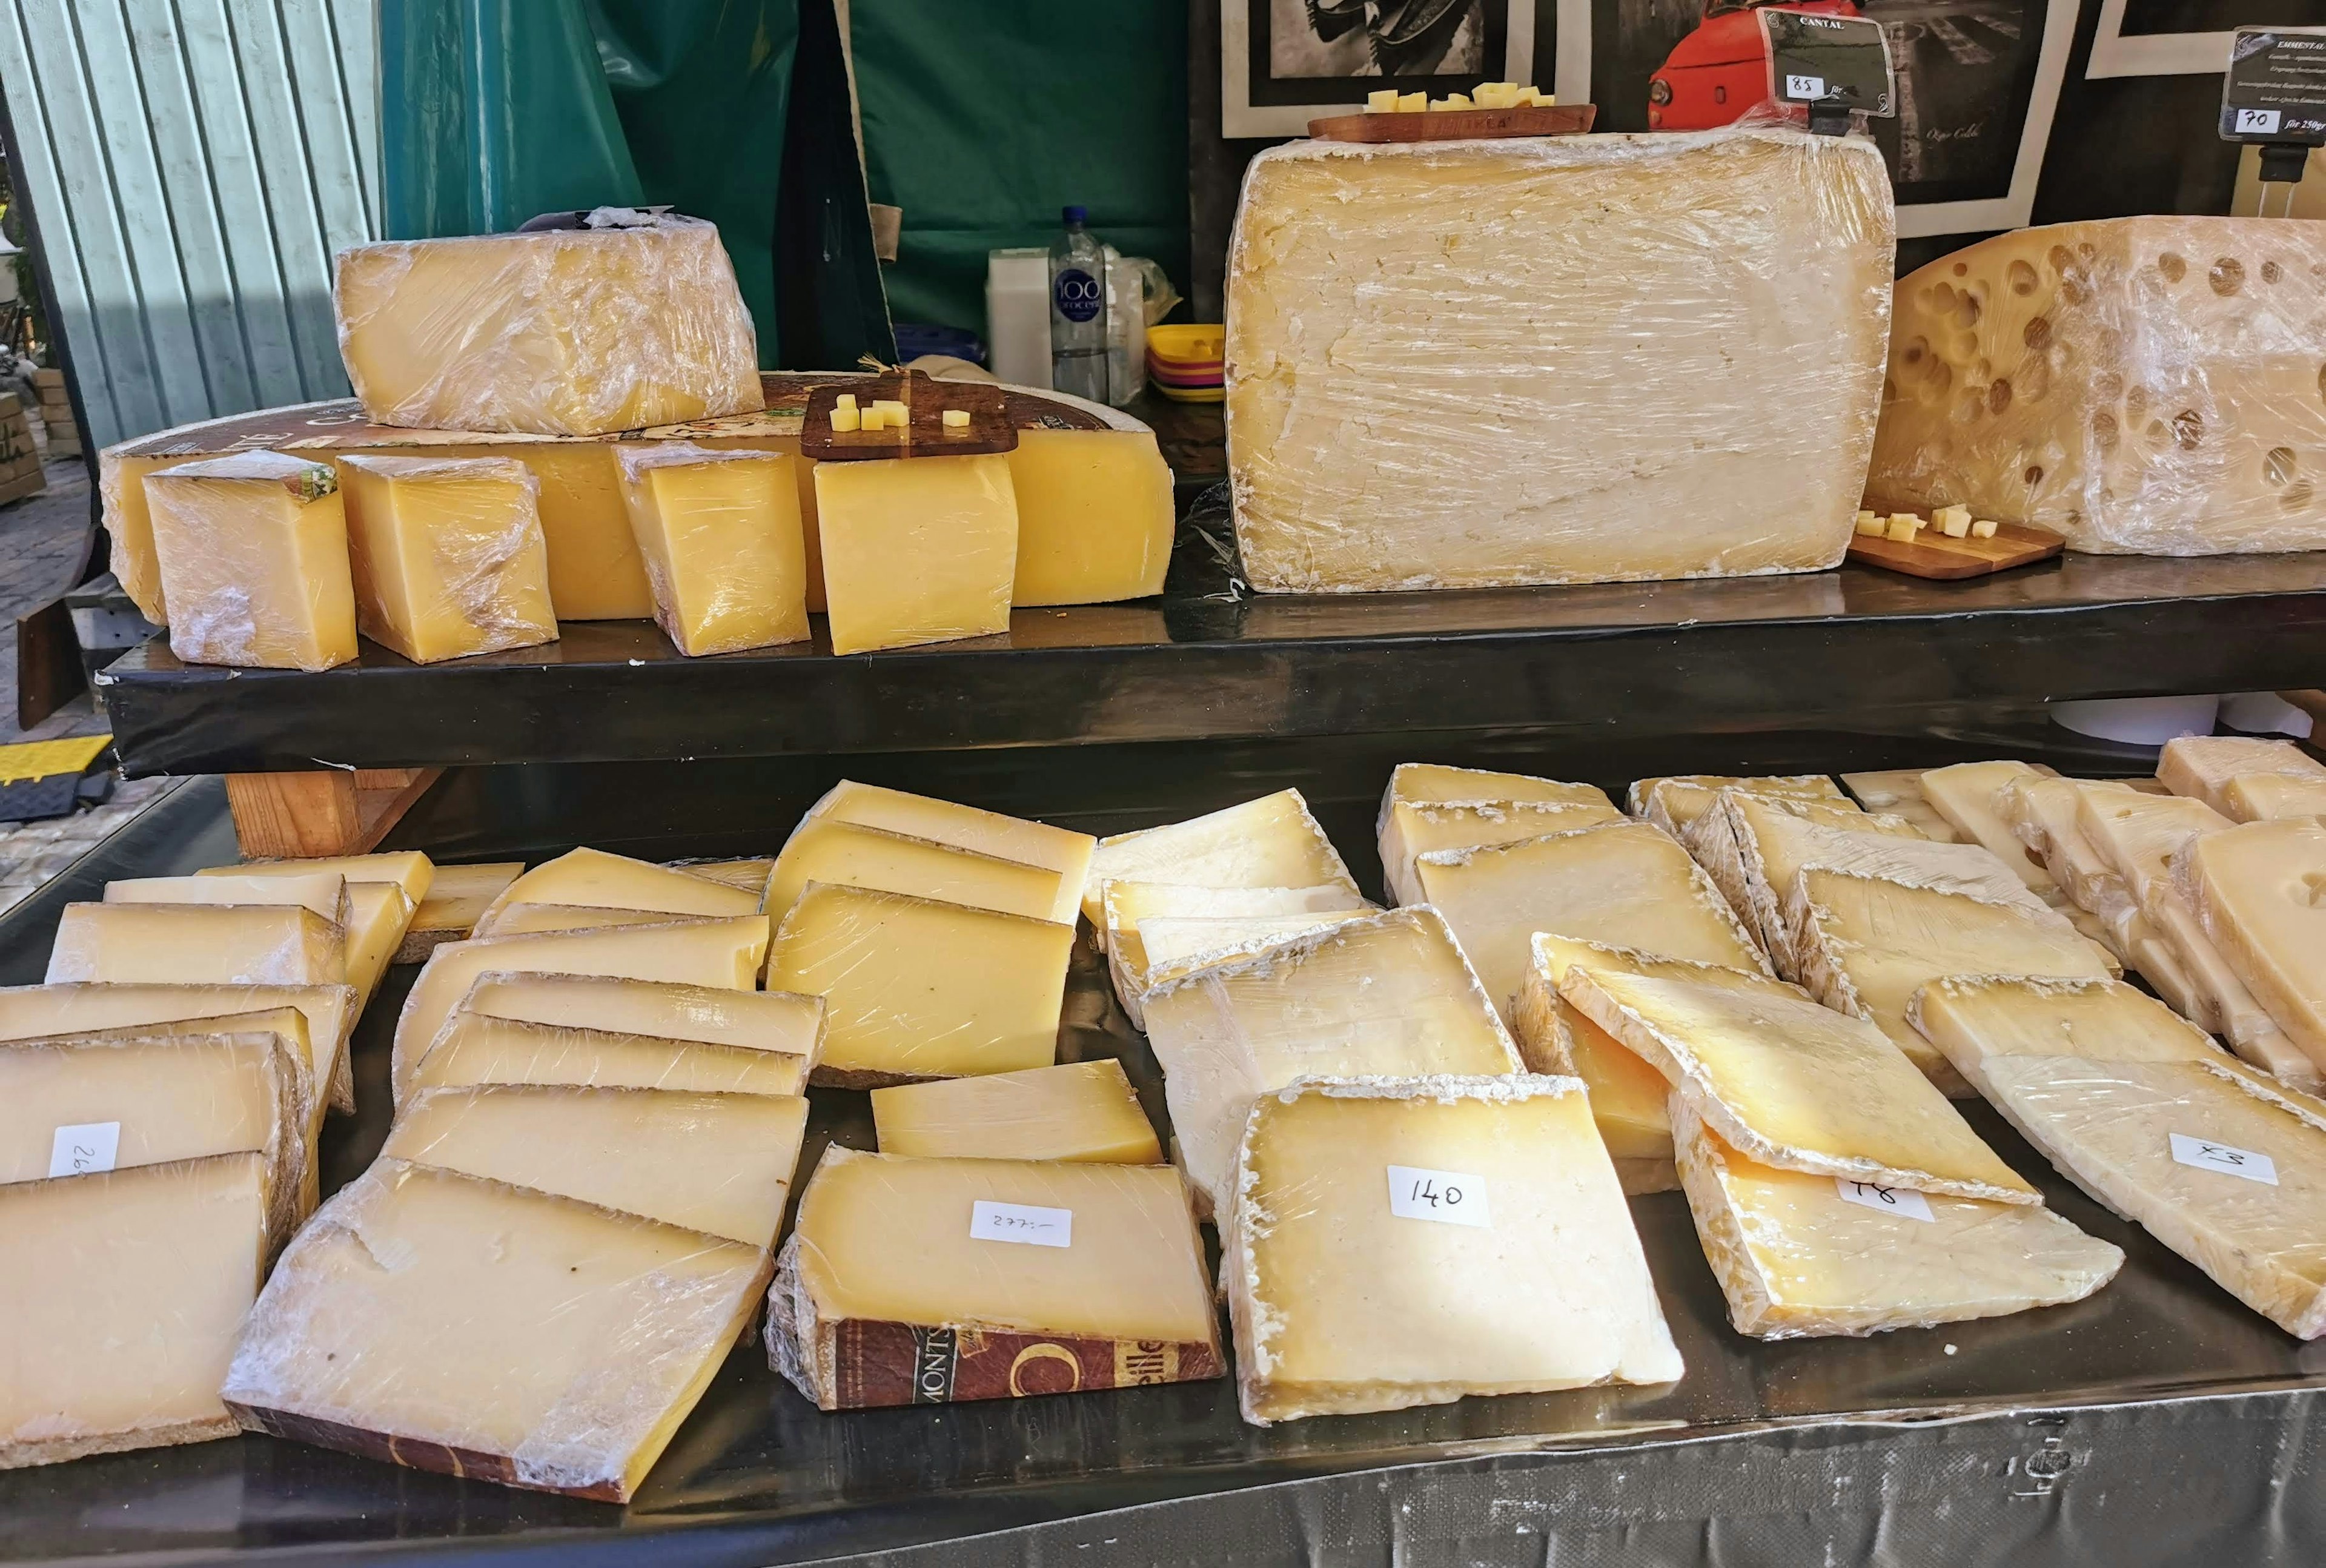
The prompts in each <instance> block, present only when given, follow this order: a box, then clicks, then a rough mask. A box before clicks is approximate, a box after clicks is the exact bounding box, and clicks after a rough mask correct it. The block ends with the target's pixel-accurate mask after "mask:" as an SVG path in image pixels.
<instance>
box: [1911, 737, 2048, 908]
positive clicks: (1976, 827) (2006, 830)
mask: <svg viewBox="0 0 2326 1568" xmlns="http://www.w3.org/2000/svg"><path fill="white" fill-rule="evenodd" d="M2042 776H2043V772H2042V769H2040V768H2037V767H2036V766H2034V765H2033V764H2031V763H2024V762H1959V763H1957V764H1955V765H1953V766H1952V767H1937V768H1932V769H1931V771H1930V772H1928V773H1926V774H1924V775H1922V795H1923V798H1924V799H1925V800H1927V801H1928V802H1929V803H1930V804H1931V809H1932V810H1933V811H1935V812H1938V813H1939V815H1940V816H1941V817H1944V818H1945V819H1946V821H1947V825H1948V826H1949V827H1950V828H1952V829H1953V830H1954V835H1955V837H1956V839H1957V840H1960V841H1962V842H1966V843H1972V844H1977V845H1978V846H1979V847H1980V848H1981V849H1986V850H1988V851H1989V852H1990V853H1992V854H1993V855H1994V856H1995V858H1996V859H1998V860H2001V861H2002V862H2003V863H2004V864H2005V865H2006V866H2008V867H2010V868H2012V870H2014V872H2016V873H2018V876H2019V879H2020V880H2021V881H2022V882H2024V883H2025V884H2027V891H2028V892H2030V893H2033V895H2035V896H2036V897H2038V898H2041V899H2042V900H2043V901H2044V902H2045V903H2047V904H2050V905H2054V906H2057V905H2061V904H2062V903H2064V902H2066V898H2067V895H2065V894H2064V893H2061V891H2060V890H2059V885H2058V884H2057V883H2056V882H2054V881H2053V880H2052V874H2051V873H2050V872H2049V871H2047V870H2045V869H2044V867H2043V861H2042V857H2041V856H2038V855H2036V854H2035V853H2033V851H2032V850H2030V849H2028V848H2027V846H2026V845H2025V844H2024V843H2022V842H2020V840H2019V836H2018V834H2016V833H2014V832H2013V831H2012V830H2011V824H2010V823H2008V822H2006V821H2004V820H2003V814H2002V812H1999V811H1998V810H1996V803H1997V801H1998V800H1999V799H2000V797H2001V795H2002V793H2003V792H2004V791H2005V789H2008V788H2010V787H2011V786H2012V785H2014V784H2021V783H2024V782H2025V781H2026V780H2029V779H2035V778H2042ZM1925 836H1926V837H1927V836H1928V835H1925Z"/></svg>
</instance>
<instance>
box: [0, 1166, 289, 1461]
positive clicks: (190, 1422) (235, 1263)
mask: <svg viewBox="0 0 2326 1568" xmlns="http://www.w3.org/2000/svg"><path fill="white" fill-rule="evenodd" d="M266 1187H267V1175H266V1156H265V1155H261V1154H256V1153H249V1154H235V1155H212V1156H211V1157H209V1158H208V1159H200V1160H187V1161H184V1162H181V1163H178V1164H162V1165H138V1166H135V1167H132V1168H126V1169H122V1170H115V1171H105V1172H99V1173H96V1174H89V1175H82V1176H63V1177H59V1178H57V1179H55V1180H53V1181H37V1182H24V1183H14V1184H11V1185H0V1322H5V1323H6V1324H7V1325H8V1332H7V1335H6V1337H5V1341H0V1373H5V1376H0V1470H14V1469H16V1468H18V1467H20V1466H23V1465H35V1464H55V1463H58V1462H60V1461H64V1460H69V1459H79V1458H80V1457H82V1456H83V1455H85V1454H91V1453H118V1452H122V1451H124V1450H126V1449H133V1448H158V1447H162V1446H163V1445H166V1444H170V1443H206V1442H209V1440H210V1439H212V1438H219V1437H231V1436H233V1435H234V1434H235V1432H236V1430H237V1423H236V1421H235V1418H234V1417H233V1415H230V1414H229V1413H228V1410H227V1408H226V1406H225V1405H224V1404H223V1403H222V1402H221V1401H220V1400H219V1381H220V1380H221V1379H222V1378H224V1377H225V1375H226V1369H227V1363H228V1359H230V1358H231V1357H232V1356H233V1354H234V1347H235V1338H236V1335H237V1333H239V1332H240V1331H241V1328H242V1321H243V1314H244V1313H247V1312H248V1311H249V1310H250V1304H251V1299H252V1298H253V1297H254V1296H256V1294H258V1284H259V1280H260V1278H261V1276H263V1275H264V1273H265V1266H266V1209H267V1195H266Z"/></svg>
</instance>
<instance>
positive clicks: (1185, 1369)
mask: <svg viewBox="0 0 2326 1568" xmlns="http://www.w3.org/2000/svg"><path fill="white" fill-rule="evenodd" d="M767 1336H768V1359H769V1360H770V1361H772V1362H773V1363H774V1365H775V1369H776V1370H777V1372H780V1373H781V1374H782V1375H783V1376H784V1377H785V1378H787V1379H789V1380H790V1382H791V1383H792V1384H793V1385H794V1386H795V1387H797V1388H798V1389H799V1390H800V1392H801V1393H803V1394H805V1395H806V1396H808V1397H809V1398H811V1399H813V1400H814V1401H815V1402H816V1405H817V1406H819V1407H820V1408H822V1409H825V1410H855V1409H861V1408H865V1407H867V1406H884V1405H929V1404H945V1403H950V1402H953V1401H955V1400H963V1399H1015V1398H1022V1397H1025V1396H1029V1395H1037V1394H1070V1393H1075V1392H1077V1391H1079V1390H1082V1389H1085V1388H1121V1387H1131V1386H1135V1385H1140V1384H1149V1383H1178V1382H1188V1381H1193V1380H1196V1379H1200V1378H1217V1377H1220V1376H1222V1375H1223V1373H1224V1372H1225V1371H1226V1366H1225V1364H1224V1362H1223V1359H1222V1358H1221V1354H1220V1344H1219V1329H1218V1320H1217V1319H1216V1318H1215V1317H1214V1315H1213V1308H1212V1286H1211V1280H1210V1278H1209V1277H1208V1275H1207V1271H1206V1270H1205V1266H1204V1248H1203V1245H1202V1242H1201V1241H1200V1240H1199V1239H1198V1238H1197V1236H1196V1221H1195V1216H1194V1215H1193V1214H1192V1213H1190V1212H1189V1211H1188V1208H1187V1191H1186V1185H1185V1184H1184V1183H1182V1182H1181V1181H1180V1179H1179V1174H1178V1173H1177V1171H1175V1170H1172V1169H1171V1168H1170V1167H1169V1166H1168V1165H1122V1164H1090V1163H1076V1162H1072V1161H1064V1160H975V1159H968V1160H956V1159H916V1158H912V1157H910V1156H907V1155H887V1154H880V1155H868V1154H863V1153H860V1152H859V1151H857V1150H855V1149H849V1148H842V1147H841V1146H838V1145H836V1144H835V1145H833V1146H832V1147H830V1148H828V1149H826V1150H825V1151H824V1155H823V1160H822V1161H821V1162H819V1163H818V1164H817V1165H816V1168H815V1174H814V1175H813V1176H812V1177H810V1178H809V1180H808V1183H807V1188H806V1190H805V1192H803V1193H802V1194H801V1195H800V1203H799V1216H798V1219H797V1221H796V1222H795V1225H794V1227H793V1230H792V1234H791V1238H790V1239H788V1240H787V1241H786V1242H785V1243H784V1249H783V1253H782V1255H781V1257H779V1258H778V1260H777V1271H776V1280H775V1284H774V1285H773V1286H772V1287H771V1288H770V1290H769V1291H768V1327H767Z"/></svg>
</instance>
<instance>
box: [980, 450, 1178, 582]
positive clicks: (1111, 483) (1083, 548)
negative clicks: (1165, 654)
mask: <svg viewBox="0 0 2326 1568" xmlns="http://www.w3.org/2000/svg"><path fill="white" fill-rule="evenodd" d="M1009 487H1010V490H1011V492H1012V493H1013V495H1014V496H1016V499H1017V503H1018V570H1017V575H1016V577H1015V579H1014V580H1013V583H1012V586H1011V589H1010V593H1009V598H1010V602H1011V603H1012V604H1023V605H1046V604H1103V603H1105V602H1107V601H1108V600H1112V599H1123V598H1146V597H1147V596H1148V595H1149V594H1157V593H1161V592H1162V591H1163V574H1164V572H1165V571H1167V570H1168V568H1169V567H1170V564H1171V533H1172V524H1173V512H1172V506H1171V467H1170V465H1169V464H1168V463H1166V462H1165V461H1164V460H1163V453H1162V450H1161V449H1160V448H1158V446H1157V445H1156V442H1155V432H1154V431H1148V430H1104V431H1100V430H1021V431H1019V432H1018V444H1017V446H1016V447H1014V448H1012V449H1011V450H1010V451H1009Z"/></svg>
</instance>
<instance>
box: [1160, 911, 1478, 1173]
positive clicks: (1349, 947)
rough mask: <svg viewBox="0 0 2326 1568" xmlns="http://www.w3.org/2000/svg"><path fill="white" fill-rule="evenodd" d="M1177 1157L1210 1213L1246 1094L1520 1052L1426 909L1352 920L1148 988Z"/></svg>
mask: <svg viewBox="0 0 2326 1568" xmlns="http://www.w3.org/2000/svg"><path fill="white" fill-rule="evenodd" d="M1146 1006H1147V1038H1148V1043H1149V1044H1150V1045H1152V1046H1153V1047H1154V1050H1155V1059H1156V1060H1157V1061H1158V1062H1161V1063H1162V1064H1163V1073H1164V1083H1163V1087H1164V1091H1165V1094H1166V1096H1167V1097H1168V1102H1169V1104H1170V1108H1171V1127H1172V1131H1173V1133H1174V1134H1175V1135H1176V1137H1177V1142H1178V1151H1179V1161H1180V1164H1182V1165H1184V1166H1185V1167H1186V1172H1187V1179H1188V1180H1189V1181H1190V1182H1192V1183H1194V1184H1195V1187H1196V1192H1197V1194H1198V1195H1199V1196H1200V1197H1201V1198H1202V1199H1203V1200H1204V1201H1205V1203H1207V1204H1208V1205H1209V1206H1210V1208H1211V1211H1212V1212H1214V1213H1224V1212H1225V1211H1226V1210H1227V1208H1228V1205H1229V1204H1230V1202H1232V1201H1233V1197H1234V1189H1233V1186H1232V1185H1231V1183H1233V1180H1234V1177H1235V1149H1236V1140H1237V1138H1239V1137H1242V1132H1243V1124H1244V1118H1245V1116H1246V1114H1247V1113H1248V1112H1249V1111H1250V1110H1251V1104H1252V1101H1253V1100H1255V1099H1258V1098H1259V1097H1260V1096H1261V1095H1263V1094H1267V1093H1270V1092H1271V1091H1273V1090H1279V1089H1282V1088H1284V1087H1285V1086H1286V1085H1287V1084H1289V1083H1290V1082H1291V1081H1293V1080H1294V1079H1296V1078H1301V1077H1306V1076H1312V1075H1318V1074H1326V1075H1332V1076H1336V1077H1354V1076H1359V1075H1366V1074H1370V1075H1373V1076H1379V1077H1388V1078H1421V1077H1427V1076H1429V1075H1431V1074H1437V1073H1452V1074H1456V1075H1459V1076H1467V1077H1488V1076H1493V1075H1495V1074H1500V1073H1511V1072H1518V1071H1519V1067H1520V1063H1519V1054H1518V1049H1517V1047H1516V1046H1514V1045H1513V1044H1512V1043H1511V1037H1510V1035H1509V1034H1508V1033H1507V1032H1506V1031H1505V1030H1504V1029H1503V1025H1502V1020H1501V1019H1500V1018H1498V1017H1496V1016H1495V1015H1494V1009H1493V1004H1492V1003H1490V1002H1489V1001H1488V1000H1487V998H1486V993H1485V992H1484V990H1483V989H1482V988H1480V986H1479V984H1478V980H1477V977H1476V975H1475V973H1474V972H1473V971H1472V970H1471V968H1470V965H1469V964H1468V963H1467V962H1466V961H1465V960H1464V959H1463V956H1462V950H1461V949H1460V948H1459V947H1457V946H1456V945H1455V942H1454V936H1453V933H1452V932H1449V931H1448V930H1447V926H1446V922H1445V921H1444V920H1443V919H1441V918H1440V917H1439V916H1438V914H1437V912H1436V911H1435V910H1431V909H1397V910H1390V911H1387V912H1385V913H1383V914H1374V915H1367V916H1365V917H1363V918H1362V919H1358V920H1352V921H1348V922H1345V923H1342V924H1339V925H1335V926H1332V927H1329V928H1327V929H1326V930H1324V931H1320V932H1312V933H1311V934H1309V935H1307V936H1301V937H1295V938H1293V939H1292V940H1290V941H1289V942H1280V943H1279V944H1277V945H1276V946H1274V947H1270V948H1262V949H1261V951H1259V952H1257V953H1255V954H1252V955H1251V956H1250V957H1246V958H1236V959H1231V960H1227V961H1225V962H1223V963H1218V964H1214V965H1212V966H1211V967H1210V968H1208V969H1200V970H1195V971H1193V972H1192V973H1190V974H1187V975H1186V976H1183V977H1181V978H1180V979H1175V980H1170V981H1168V982H1166V983H1165V984H1163V985H1161V986H1158V987H1157V988H1154V989H1153V990H1151V991H1149V992H1148V994H1147V1003H1146Z"/></svg>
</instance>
